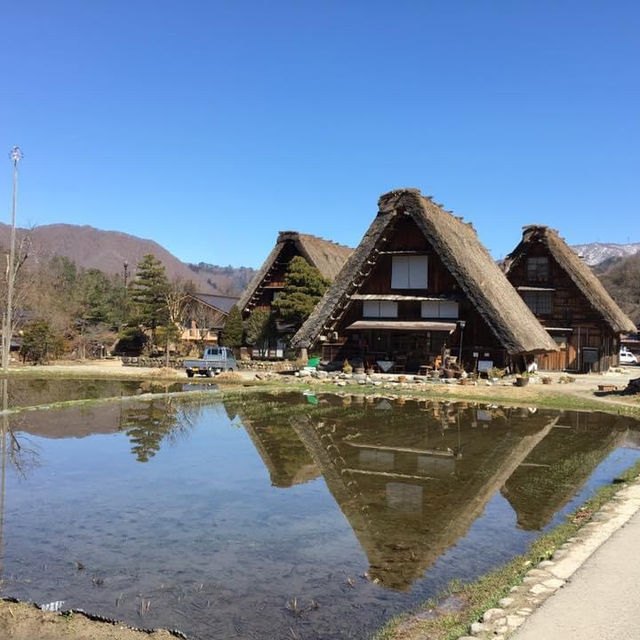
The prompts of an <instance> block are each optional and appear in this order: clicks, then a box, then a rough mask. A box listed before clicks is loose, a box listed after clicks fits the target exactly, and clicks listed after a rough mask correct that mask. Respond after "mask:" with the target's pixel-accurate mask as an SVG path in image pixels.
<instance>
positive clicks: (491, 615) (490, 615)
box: [482, 608, 504, 622]
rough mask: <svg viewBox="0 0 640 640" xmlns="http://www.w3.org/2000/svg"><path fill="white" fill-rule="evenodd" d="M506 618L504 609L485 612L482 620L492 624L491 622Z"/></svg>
mask: <svg viewBox="0 0 640 640" xmlns="http://www.w3.org/2000/svg"><path fill="white" fill-rule="evenodd" d="M503 616H504V609H497V608H496V609H488V610H487V611H485V612H484V615H483V616H482V619H483V620H484V621H485V622H491V620H495V619H496V618H502V617H503Z"/></svg>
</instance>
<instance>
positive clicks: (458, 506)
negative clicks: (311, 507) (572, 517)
mask: <svg viewBox="0 0 640 640" xmlns="http://www.w3.org/2000/svg"><path fill="white" fill-rule="evenodd" d="M407 409H409V411H411V409H410V408H409V407H405V411H406V410H407ZM449 410H451V411H453V412H454V413H455V415H454V416H453V417H454V418H455V420H456V421H458V420H459V421H460V422H459V423H458V424H462V425H463V431H462V433H460V432H458V430H457V429H446V430H444V431H439V430H438V429H437V425H439V424H441V420H442V419H444V418H447V417H449V416H448V415H445V414H444V413H442V415H437V412H440V411H444V409H443V407H442V406H437V407H434V408H433V409H431V410H430V411H424V410H421V412H420V414H419V415H420V418H419V419H420V422H421V424H420V426H421V428H420V429H416V428H415V427H416V422H415V420H414V419H413V418H412V416H410V415H409V416H408V417H409V418H411V419H410V420H406V421H396V422H394V424H393V425H392V427H393V428H390V427H389V421H388V420H385V421H384V425H383V424H382V423H380V422H378V423H377V426H376V425H375V423H371V422H370V419H367V417H364V418H363V423H365V422H366V424H367V431H366V433H365V432H361V431H360V430H359V429H358V427H356V426H354V425H353V424H351V425H347V423H346V421H340V420H338V421H335V422H334V421H331V420H327V419H326V416H323V420H322V421H320V422H319V421H315V422H314V421H312V420H311V419H309V418H304V417H301V418H299V419H296V420H295V422H294V423H293V424H294V427H295V429H296V432H297V434H298V437H299V438H300V440H302V442H303V443H304V445H305V447H307V449H308V451H309V453H310V454H311V456H312V457H313V459H314V461H315V462H316V464H317V465H318V466H319V467H320V468H321V470H322V474H323V476H324V479H325V482H326V484H327V487H328V488H329V491H331V493H332V495H333V497H334V498H335V500H336V502H337V503H338V505H339V506H340V509H341V510H342V512H343V513H344V514H345V516H346V517H347V518H348V520H349V522H350V524H351V526H352V528H353V531H354V533H355V535H356V537H357V538H358V540H359V542H360V545H361V546H362V549H363V550H364V552H365V553H366V554H367V557H368V559H369V563H370V566H371V568H370V570H369V572H370V574H371V576H372V577H375V578H377V579H378V580H380V581H381V582H382V584H383V585H384V586H385V587H387V588H392V589H400V590H406V589H408V588H409V587H410V586H411V584H412V583H413V581H414V580H416V579H417V578H419V577H420V575H421V574H422V573H423V572H424V571H425V569H427V568H428V567H429V566H431V565H432V564H433V562H434V561H435V560H436V559H437V558H438V556H440V555H441V554H442V553H444V552H445V551H446V550H447V549H448V548H450V547H451V545H453V544H455V542H456V541H457V540H458V539H459V538H460V537H461V536H463V535H465V533H466V532H467V531H468V530H469V527H470V526H471V524H472V523H473V522H474V520H475V519H476V518H477V517H478V516H479V515H480V514H481V513H482V512H483V510H484V508H485V506H486V504H487V502H488V501H489V500H490V498H491V497H492V496H493V495H494V494H495V493H496V492H497V491H499V490H500V487H502V486H503V485H504V483H505V482H506V480H507V478H509V476H510V475H511V474H512V473H513V471H514V470H515V469H516V468H517V467H518V465H519V464H520V463H521V462H522V460H524V459H525V458H526V457H527V455H528V454H529V452H530V451H531V450H532V449H533V448H534V447H535V446H536V445H537V444H538V443H539V442H540V441H541V440H543V439H544V437H545V436H546V435H547V434H548V433H549V431H550V430H551V428H552V425H553V422H554V419H553V418H552V417H551V415H549V414H548V413H545V412H540V413H539V414H536V415H534V416H528V417H526V418H522V419H521V420H518V418H517V417H516V413H515V412H512V413H511V414H510V415H509V417H508V418H506V417H504V418H502V419H501V418H499V417H498V416H497V415H496V416H495V417H496V420H495V424H494V427H493V428H492V431H493V433H492V434H489V433H488V432H486V431H484V430H478V429H473V428H472V426H471V424H472V423H471V420H472V419H473V415H474V413H473V410H472V411H466V412H465V411H464V410H458V409H452V408H447V409H446V411H449ZM458 411H459V412H458ZM452 415H453V414H452ZM392 419H393V418H392ZM514 424H516V425H518V427H519V428H516V429H514V428H513V425H514ZM428 425H430V427H431V428H429V426H428ZM433 427H436V428H433ZM429 432H431V433H432V436H431V437H432V438H433V436H435V441H434V444H436V446H437V448H433V445H432V444H431V442H430V439H429ZM347 437H348V438H349V439H347ZM400 443H401V444H400ZM456 451H457V453H456ZM462 451H464V453H462Z"/></svg>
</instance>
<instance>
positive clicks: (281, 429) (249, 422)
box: [224, 401, 320, 487]
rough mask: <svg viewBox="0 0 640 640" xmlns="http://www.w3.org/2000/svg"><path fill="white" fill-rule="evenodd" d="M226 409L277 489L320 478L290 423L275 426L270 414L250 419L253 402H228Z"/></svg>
mask: <svg viewBox="0 0 640 640" xmlns="http://www.w3.org/2000/svg"><path fill="white" fill-rule="evenodd" d="M224 406H225V410H226V412H227V416H228V417H229V419H230V420H235V419H236V418H237V419H238V420H239V421H240V423H241V424H242V426H243V427H244V428H245V430H246V432H247V434H248V435H249V438H251V442H253V445H254V446H255V448H256V450H257V452H258V454H259V455H260V457H261V458H262V462H263V463H264V466H265V467H266V468H267V470H268V471H269V477H270V478H271V484H272V485H273V486H274V487H291V486H293V485H296V484H304V483H305V482H309V480H313V479H314V478H317V477H318V476H319V475H320V471H319V470H318V467H317V466H316V464H315V463H314V461H313V459H312V458H311V456H310V455H309V453H308V451H307V450H306V448H305V447H304V445H303V444H302V442H300V440H299V438H298V436H297V435H296V432H295V431H294V429H293V427H291V426H290V425H289V424H288V423H286V422H283V423H278V424H274V421H273V416H272V415H271V414H267V417H266V418H264V417H263V418H262V419H261V418H257V417H255V418H254V417H251V413H252V411H251V409H250V406H251V405H250V402H244V403H242V404H241V405H238V404H236V403H232V402H229V401H225V402H224ZM242 407H245V409H244V410H243V409H242Z"/></svg>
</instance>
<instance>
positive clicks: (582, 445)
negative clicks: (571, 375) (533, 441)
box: [502, 411, 640, 530]
mask: <svg viewBox="0 0 640 640" xmlns="http://www.w3.org/2000/svg"><path fill="white" fill-rule="evenodd" d="M639 429H640V425H639V423H638V421H637V420H634V419H632V418H625V417H622V416H615V415H609V414H604V413H586V412H585V413H581V412H574V411H570V412H566V413H563V414H562V415H561V416H560V417H559V419H558V423H557V424H556V425H555V426H554V428H553V429H552V431H551V433H550V434H549V435H548V436H547V437H546V438H545V439H544V440H542V441H541V442H540V443H539V444H538V445H537V446H536V447H535V448H534V449H533V450H532V451H531V453H530V454H529V455H528V456H527V457H526V459H525V460H524V461H523V463H522V464H521V465H520V466H519V467H518V468H517V469H516V470H515V472H514V473H513V474H512V476H511V477H510V478H509V480H507V482H506V484H505V486H504V487H503V489H502V494H503V496H504V497H505V498H506V499H507V500H508V501H509V503H510V504H511V506H512V507H513V509H514V510H515V511H516V513H517V516H518V525H519V526H520V527H522V528H523V529H527V530H538V529H542V528H543V527H545V526H546V525H547V524H549V522H551V519H552V518H553V515H554V513H556V512H557V511H558V510H559V509H561V508H562V507H563V506H564V505H565V504H566V502H567V501H568V500H570V499H571V498H572V497H573V495H575V493H576V492H577V491H578V490H579V489H580V487H581V486H582V485H583V484H584V483H585V481H586V480H587V479H588V478H589V476H590V475H591V474H592V473H593V471H594V470H595V468H596V467H597V466H598V465H599V464H600V463H601V462H602V461H603V460H604V459H605V458H606V457H607V456H608V455H609V454H610V453H611V452H612V451H613V450H614V449H616V448H617V447H619V446H629V441H630V440H633V439H634V438H635V439H636V441H637V439H638V434H639Z"/></svg>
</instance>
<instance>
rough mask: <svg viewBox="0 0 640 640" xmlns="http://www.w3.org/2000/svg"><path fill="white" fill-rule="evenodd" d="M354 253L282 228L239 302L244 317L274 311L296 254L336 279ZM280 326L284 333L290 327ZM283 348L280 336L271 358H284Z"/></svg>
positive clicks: (310, 236)
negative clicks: (273, 306) (261, 310)
mask: <svg viewBox="0 0 640 640" xmlns="http://www.w3.org/2000/svg"><path fill="white" fill-rule="evenodd" d="M352 252H353V249H351V248H350V247H346V246H344V245H341V244H338V243H336V242H331V241H330V240H325V239H324V238H318V237H316V236H312V235H309V234H305V233H298V232H297V231H281V232H280V233H279V234H278V239H277V241H276V245H275V247H274V248H273V249H272V251H271V253H270V254H269V255H268V257H267V259H266V260H265V261H264V264H263V265H262V267H260V269H259V270H258V271H257V272H256V274H255V275H254V277H253V279H252V280H251V282H250V283H249V286H248V287H247V289H246V290H245V292H244V293H243V294H242V297H241V298H240V301H239V302H238V307H239V309H240V311H241V312H242V317H243V318H244V319H246V318H248V317H249V315H250V314H251V312H252V311H253V310H254V309H266V310H268V311H271V304H272V302H273V301H274V300H275V299H276V298H277V297H278V295H280V292H281V291H282V290H283V289H284V284H285V282H284V279H285V274H286V272H287V267H288V266H289V263H290V262H291V260H293V258H294V257H296V256H301V257H302V258H304V259H305V260H306V261H307V262H308V263H309V264H310V265H311V266H313V267H315V268H316V269H318V271H319V272H320V273H321V274H322V276H323V277H324V278H325V279H327V280H328V281H329V282H333V280H334V279H335V277H336V276H337V275H338V273H339V272H340V269H342V266H343V265H344V263H345V262H346V260H347V258H348V257H349V256H350V255H351V253H352ZM281 329H282V330H283V332H284V331H285V330H286V329H287V327H281ZM284 347H285V344H284V342H283V341H282V340H281V339H275V340H274V341H273V343H272V344H270V345H269V348H268V354H267V355H268V357H278V358H281V357H283V354H284Z"/></svg>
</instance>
